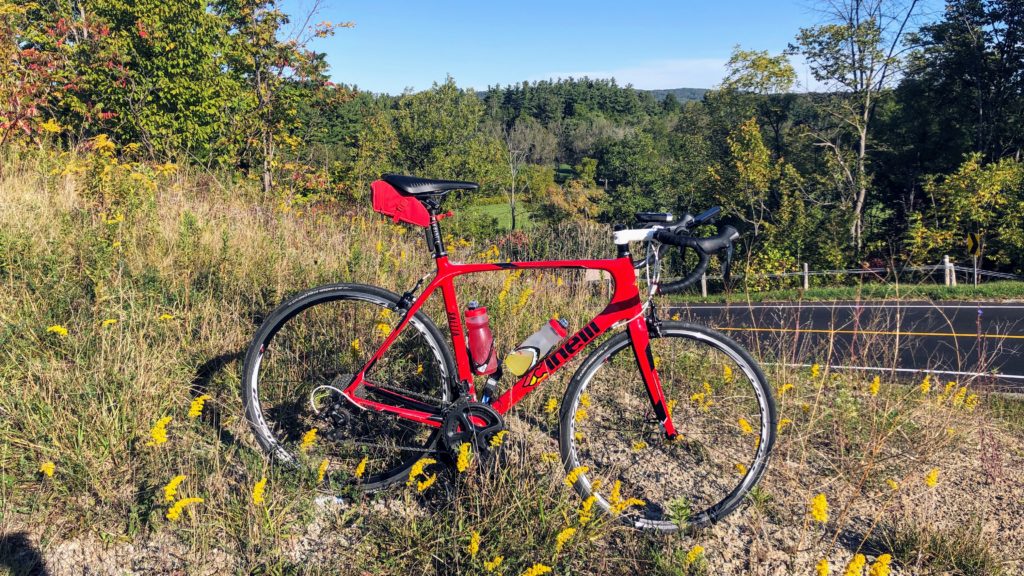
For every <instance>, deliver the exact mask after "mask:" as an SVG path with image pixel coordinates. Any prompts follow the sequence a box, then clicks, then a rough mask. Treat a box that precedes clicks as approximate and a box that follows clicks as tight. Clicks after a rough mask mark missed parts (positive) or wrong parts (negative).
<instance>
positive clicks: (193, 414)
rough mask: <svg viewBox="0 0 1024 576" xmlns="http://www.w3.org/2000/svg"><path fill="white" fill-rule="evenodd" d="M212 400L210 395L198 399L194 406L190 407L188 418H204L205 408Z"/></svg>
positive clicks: (194, 401)
mask: <svg viewBox="0 0 1024 576" xmlns="http://www.w3.org/2000/svg"><path fill="white" fill-rule="evenodd" d="M210 399H211V397H210V395H209V394H202V395H200V396H198V397H196V399H195V400H193V401H192V404H191V405H190V406H189V407H188V417H189V418H192V419H195V418H199V417H200V416H202V415H203V407H204V406H206V401H207V400H210Z"/></svg>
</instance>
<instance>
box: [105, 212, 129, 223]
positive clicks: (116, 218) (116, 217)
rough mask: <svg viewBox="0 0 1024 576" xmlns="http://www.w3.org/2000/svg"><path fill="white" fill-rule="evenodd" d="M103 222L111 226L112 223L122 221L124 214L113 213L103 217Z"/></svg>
mask: <svg viewBox="0 0 1024 576" xmlns="http://www.w3.org/2000/svg"><path fill="white" fill-rule="evenodd" d="M103 222H104V223H105V224H108V225H110V226H113V225H114V224H120V223H121V222H124V214H122V213H121V212H118V213H117V214H114V215H113V216H111V217H110V218H106V217H104V218H103Z"/></svg>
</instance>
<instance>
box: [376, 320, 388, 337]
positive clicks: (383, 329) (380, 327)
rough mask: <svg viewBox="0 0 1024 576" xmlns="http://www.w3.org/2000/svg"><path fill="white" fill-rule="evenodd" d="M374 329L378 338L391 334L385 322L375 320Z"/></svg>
mask: <svg viewBox="0 0 1024 576" xmlns="http://www.w3.org/2000/svg"><path fill="white" fill-rule="evenodd" d="M374 331H375V332H376V334H377V337H378V338H387V337H388V335H390V334H391V326H388V324H387V323H386V322H377V326H375V327H374Z"/></svg>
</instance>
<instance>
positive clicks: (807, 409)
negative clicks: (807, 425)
mask: <svg viewBox="0 0 1024 576" xmlns="http://www.w3.org/2000/svg"><path fill="white" fill-rule="evenodd" d="M800 409H801V410H803V411H804V412H810V411H811V405H810V404H808V403H806V402H804V403H803V404H801V405H800Z"/></svg>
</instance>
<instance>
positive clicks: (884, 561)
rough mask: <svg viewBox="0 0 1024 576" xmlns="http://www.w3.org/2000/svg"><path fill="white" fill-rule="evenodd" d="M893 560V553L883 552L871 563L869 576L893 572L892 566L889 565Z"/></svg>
mask: <svg viewBox="0 0 1024 576" xmlns="http://www.w3.org/2000/svg"><path fill="white" fill-rule="evenodd" d="M891 562H892V555H891V554H882V555H881V556H879V557H878V558H876V559H875V561H874V562H873V563H872V564H871V568H870V569H869V570H868V576H889V573H890V572H892V568H890V567H889V564H890V563H891Z"/></svg>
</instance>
